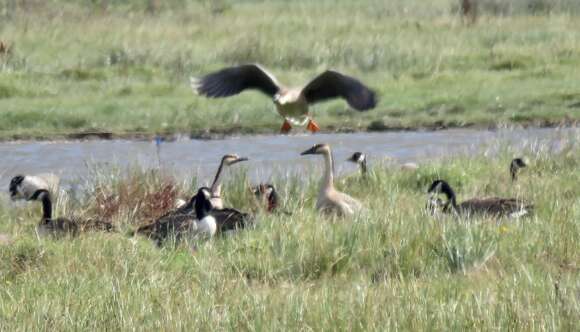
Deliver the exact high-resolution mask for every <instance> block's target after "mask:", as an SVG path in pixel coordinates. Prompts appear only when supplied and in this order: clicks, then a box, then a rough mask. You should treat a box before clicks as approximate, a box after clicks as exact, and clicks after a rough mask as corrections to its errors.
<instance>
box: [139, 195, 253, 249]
mask: <svg viewBox="0 0 580 332" xmlns="http://www.w3.org/2000/svg"><path fill="white" fill-rule="evenodd" d="M187 205H188V206H184V207H182V208H179V209H177V210H174V211H171V212H169V213H167V214H165V215H163V216H161V217H160V218H158V219H157V220H155V221H154V222H152V223H150V224H148V225H144V226H141V227H139V228H138V229H137V230H136V231H135V232H134V233H137V234H141V235H144V236H146V237H148V238H150V239H152V240H154V241H155V242H156V243H157V245H158V246H161V245H162V244H163V242H164V241H165V240H166V239H167V238H168V237H169V236H171V235H173V236H175V240H176V241H180V240H181V239H182V238H183V237H188V238H199V237H213V236H214V235H215V234H216V233H222V232H226V231H229V230H235V229H238V228H244V227H245V226H246V223H247V222H248V221H249V220H250V217H249V215H248V214H245V213H242V212H239V211H237V210H235V209H228V208H224V209H215V208H214V207H213V204H212V203H211V190H210V188H207V187H201V188H199V190H198V191H197V194H196V195H194V196H193V197H192V198H191V199H190V200H189V203H187ZM189 206H192V209H193V211H194V213H193V214H192V213H190V212H189V211H188V210H189Z"/></svg>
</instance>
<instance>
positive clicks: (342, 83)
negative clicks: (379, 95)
mask: <svg viewBox="0 0 580 332" xmlns="http://www.w3.org/2000/svg"><path fill="white" fill-rule="evenodd" d="M302 94H303V95H304V97H305V98H306V100H307V101H308V103H316V102H319V101H324V100H328V99H332V98H339V97H340V98H343V99H345V100H346V101H347V102H348V104H349V105H350V106H351V107H352V108H354V109H355V110H357V111H367V110H370V109H372V108H374V107H375V106H376V104H377V101H376V95H375V92H374V91H373V90H371V89H369V88H368V87H367V86H365V85H364V84H363V83H361V82H360V81H359V80H357V79H356V78H353V77H350V76H346V75H343V74H341V73H339V72H336V71H333V70H327V71H325V72H324V73H322V74H320V75H318V76H317V77H316V78H314V79H313V80H312V81H310V83H308V84H307V85H306V86H305V87H304V88H303V89H302Z"/></svg>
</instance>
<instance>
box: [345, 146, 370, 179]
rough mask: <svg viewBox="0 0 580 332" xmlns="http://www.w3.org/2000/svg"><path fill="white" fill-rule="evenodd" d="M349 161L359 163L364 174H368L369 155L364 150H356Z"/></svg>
mask: <svg viewBox="0 0 580 332" xmlns="http://www.w3.org/2000/svg"><path fill="white" fill-rule="evenodd" d="M347 161H350V162H353V163H355V164H357V165H358V166H359V168H360V171H361V174H362V175H363V176H366V175H367V156H366V155H365V154H364V153H362V152H355V153H353V154H352V156H350V158H348V159H347Z"/></svg>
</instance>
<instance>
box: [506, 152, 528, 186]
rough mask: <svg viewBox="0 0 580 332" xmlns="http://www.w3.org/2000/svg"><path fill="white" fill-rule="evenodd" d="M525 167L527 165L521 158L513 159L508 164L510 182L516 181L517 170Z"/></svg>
mask: <svg viewBox="0 0 580 332" xmlns="http://www.w3.org/2000/svg"><path fill="white" fill-rule="evenodd" d="M527 166H528V164H527V163H526V162H525V161H524V159H523V158H515V159H513V160H512V162H511V163H510V175H511V177H512V181H516V180H517V179H518V172H519V170H520V169H522V168H525V167H527Z"/></svg>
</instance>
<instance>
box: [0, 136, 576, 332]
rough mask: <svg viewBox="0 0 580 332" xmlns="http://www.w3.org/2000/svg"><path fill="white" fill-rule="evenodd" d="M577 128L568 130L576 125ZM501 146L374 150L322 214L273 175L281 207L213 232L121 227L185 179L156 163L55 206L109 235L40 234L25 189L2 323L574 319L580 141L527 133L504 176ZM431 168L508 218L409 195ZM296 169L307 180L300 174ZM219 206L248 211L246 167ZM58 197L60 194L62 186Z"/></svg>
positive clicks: (11, 229)
mask: <svg viewBox="0 0 580 332" xmlns="http://www.w3.org/2000/svg"><path fill="white" fill-rule="evenodd" d="M576 141H577V140H576ZM512 155H513V152H511V151H510V150H509V149H502V150H501V152H499V154H498V155H494V156H489V155H483V154H482V155H479V156H475V157H458V158H455V159H453V160H441V161H435V162H432V163H428V164H425V165H423V166H421V168H419V170H417V171H416V172H409V171H403V170H400V169H399V168H398V167H396V166H394V165H388V164H385V165H373V166H374V167H373V169H372V172H371V174H370V177H369V178H368V179H367V180H363V179H361V178H359V177H358V176H357V175H353V176H349V177H346V178H343V179H341V180H340V181H338V182H339V183H338V185H339V187H340V188H342V189H344V190H346V191H348V192H349V193H350V194H352V195H353V196H355V197H358V198H360V199H361V200H362V202H363V203H364V205H365V206H366V207H367V210H368V211H367V213H365V214H363V215H361V216H359V217H357V218H355V219H354V220H339V219H332V218H325V217H321V216H319V215H318V214H317V213H316V211H315V210H314V208H313V205H314V200H315V197H316V189H317V183H318V179H317V178H316V175H312V176H311V177H310V178H307V179H300V180H299V179H288V180H284V181H282V180H281V181H279V182H278V183H276V185H277V187H278V189H279V191H280V192H281V194H282V196H283V206H284V208H285V209H287V210H288V211H292V213H293V214H292V215H291V216H287V215H266V214H258V216H257V218H258V220H259V223H258V225H257V226H256V227H255V228H253V229H248V230H244V231H240V232H238V233H237V234H233V235H231V236H227V237H225V238H215V239H213V240H212V241H209V242H205V243H199V244H198V250H197V251H196V252H195V253H194V254H192V253H191V252H190V250H189V247H188V246H187V245H180V246H177V247H175V246H166V247H164V248H161V249H159V248H157V247H155V246H154V244H153V243H152V242H151V241H149V240H147V239H144V238H140V237H136V238H129V237H127V236H126V235H125V234H127V233H128V232H129V231H130V230H131V229H133V228H134V227H135V226H136V225H138V224H141V223H143V222H145V221H146V220H147V219H148V218H150V217H151V216H153V215H155V214H158V213H160V212H161V211H160V210H162V209H164V208H167V206H170V205H171V203H172V200H173V199H174V197H175V196H176V195H187V194H188V193H189V194H191V193H192V192H193V191H194V188H195V186H194V185H190V184H183V183H179V182H176V181H175V180H173V179H172V178H171V177H169V176H168V175H166V174H162V173H159V172H151V171H147V172H143V171H135V172H133V173H131V174H128V175H127V174H125V175H122V176H116V175H115V174H98V172H97V174H95V175H94V176H93V177H91V179H90V180H88V181H89V183H88V185H87V186H85V187H86V188H87V189H86V190H85V192H84V195H76V196H69V197H76V198H75V199H72V198H70V199H68V200H66V199H63V198H62V197H61V199H60V200H59V202H58V204H57V208H56V214H57V215H63V214H74V213H73V212H76V213H81V214H82V215H85V216H91V215H94V214H98V215H100V216H108V217H110V218H111V220H112V221H113V222H114V224H115V225H116V226H117V227H118V228H119V229H120V230H121V232H120V233H121V234H103V233H98V234H96V233H93V234H89V233H87V234H83V235H81V236H80V237H79V238H76V239H65V240H60V241H57V240H50V239H38V238H37V237H36V236H35V231H34V227H35V224H36V223H37V220H38V219H39V217H40V206H39V204H37V203H30V204H23V205H20V206H18V207H15V206H13V205H12V204H11V203H8V202H7V201H6V200H5V199H2V200H1V201H0V221H1V222H0V233H5V234H10V235H11V236H13V237H14V238H15V243H13V244H12V245H9V246H1V247H0V299H1V300H0V326H1V327H2V328H1V329H2V330H10V331H16V330H23V331H24V330H37V329H42V330H120V329H123V330H143V329H147V330H150V329H161V330H249V331H256V330H328V329H333V330H349V331H350V330H360V331H366V330H377V331H383V330H386V329H393V330H395V329H397V330H399V329H400V330H443V331H445V330H467V329H476V330H522V331H535V330H542V331H543V330H552V331H553V330H562V331H573V330H577V329H578V322H579V321H580V279H579V278H578V276H579V275H580V173H579V172H578V169H579V167H580V151H579V149H578V145H577V144H576V145H570V146H568V147H567V148H564V149H563V150H561V151H560V152H557V153H554V154H549V153H547V147H542V146H539V147H538V146H536V147H534V148H533V150H532V149H530V150H529V151H527V153H526V155H527V156H528V157H529V158H530V161H531V163H530V167H529V168H527V169H525V170H524V171H523V172H522V174H521V176H520V179H519V181H518V182H517V183H516V184H512V183H511V182H510V180H509V175H508V172H507V165H508V163H509V161H510V158H511V156H512ZM435 178H445V179H448V180H449V181H450V183H451V184H452V185H453V186H454V187H455V189H456V191H457V192H458V195H459V200H461V199H465V198H468V197H472V196H476V195H499V196H517V197H521V198H525V199H527V200H530V201H532V202H534V203H535V206H536V209H535V214H534V216H532V217H530V218H524V219H520V220H500V221H496V220H492V219H489V218H483V217H480V218H476V219H472V220H457V219H455V218H452V217H443V218H440V219H434V218H432V217H430V216H428V215H427V214H426V213H425V212H424V211H423V210H422V208H423V207H424V204H425V199H426V196H425V190H426V187H427V186H428V184H429V183H430V182H431V181H432V180H434V179H435ZM302 181H304V182H302ZM225 193H226V194H227V195H226V197H225V199H226V201H227V205H228V206H235V207H238V208H241V209H243V210H246V211H247V210H249V209H250V206H251V203H250V202H251V199H250V197H251V194H249V193H248V191H247V189H246V179H245V176H244V172H241V173H240V174H239V175H238V176H237V177H235V178H234V179H230V181H229V182H228V184H227V186H226V189H225ZM63 197H64V196H63Z"/></svg>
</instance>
